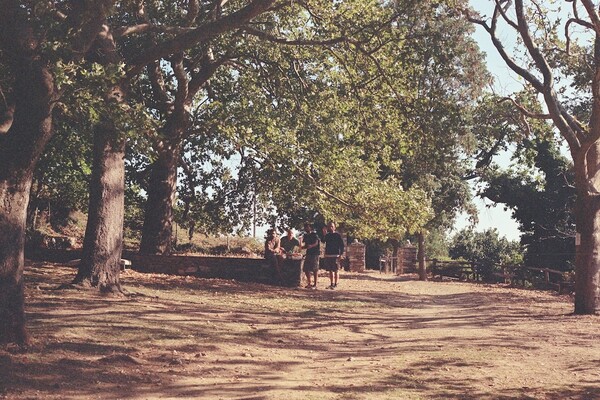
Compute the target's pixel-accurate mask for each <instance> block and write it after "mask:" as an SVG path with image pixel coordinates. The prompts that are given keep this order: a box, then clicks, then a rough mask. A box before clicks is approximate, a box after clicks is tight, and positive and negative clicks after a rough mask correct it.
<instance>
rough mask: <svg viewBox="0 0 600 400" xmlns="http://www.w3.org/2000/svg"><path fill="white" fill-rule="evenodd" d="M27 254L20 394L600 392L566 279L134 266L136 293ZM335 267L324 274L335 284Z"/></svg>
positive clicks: (595, 363) (2, 380) (9, 357)
mask: <svg viewBox="0 0 600 400" xmlns="http://www.w3.org/2000/svg"><path fill="white" fill-rule="evenodd" d="M74 273H75V271H74V270H73V269H70V268H67V267H64V266H61V265H57V264H49V263H29V264H27V267H26V273H25V274H26V279H27V292H26V298H27V314H28V326H29V329H30V333H31V334H32V336H33V338H34V344H33V346H32V348H30V349H29V351H27V352H19V351H17V350H15V349H10V348H9V349H5V350H0V372H1V373H0V398H7V399H181V398H188V399H192V398H197V399H255V400H259V399H261V400H262V399H285V400H295V399H298V400H299V399H303V400H306V399H365V400H366V399H586V400H587V399H600V344H599V336H600V329H599V327H600V317H596V316H573V315H571V312H572V304H571V299H570V298H569V297H567V296H557V295H556V294H554V293H551V292H539V291H529V290H521V289H514V288H505V287H501V286H489V285H478V284H471V283H460V282H443V283H441V282H418V281H415V280H413V279H412V278H413V277H411V276H401V277H398V276H393V275H384V274H380V273H379V272H378V271H374V272H367V273H362V274H358V273H342V274H341V281H340V285H339V287H338V289H336V290H334V291H331V290H325V289H320V290H317V291H311V290H306V289H289V288H279V287H274V286H267V285H258V284H249V283H239V282H232V281H226V280H217V279H197V278H191V277H187V278H185V277H174V276H165V275H148V274H140V273H137V272H134V271H125V272H124V273H123V275H122V279H123V283H124V287H125V288H126V290H127V291H128V296H127V297H124V298H107V297H103V296H101V295H100V294H98V293H96V292H87V291H81V290H73V289H70V290H56V288H57V287H58V286H59V285H60V284H61V283H67V282H69V281H70V279H71V278H72V277H73V275H74ZM326 281H327V279H326V278H325V277H324V276H322V277H320V282H319V284H320V286H321V287H322V288H324V287H325V286H326V283H327V282H326Z"/></svg>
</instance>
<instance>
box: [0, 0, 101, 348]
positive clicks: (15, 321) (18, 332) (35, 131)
mask: <svg viewBox="0 0 600 400" xmlns="http://www.w3.org/2000/svg"><path fill="white" fill-rule="evenodd" d="M112 3H113V2H112V1H96V2H82V3H72V2H62V1H59V2H54V3H44V4H37V2H33V3H29V2H21V1H14V0H6V1H1V2H0V8H1V9H2V12H1V13H0V54H1V55H2V67H3V69H4V72H6V75H4V77H3V80H4V81H7V82H3V83H4V84H7V86H6V87H5V88H3V93H6V95H5V98H6V109H2V110H1V111H2V112H1V113H2V115H7V116H8V118H6V119H5V120H3V121H2V122H3V123H2V129H3V132H5V133H4V134H2V135H0V249H2V250H1V251H0V342H4V343H6V342H16V343H25V342H27V341H28V337H27V332H26V329H25V317H24V315H25V313H24V296H23V248H24V239H25V226H26V215H27V206H28V202H29V192H30V188H31V183H32V177H33V170H34V168H35V165H36V163H37V161H38V160H39V157H40V156H41V154H42V152H43V150H44V148H45V146H46V144H47V142H48V140H49V139H50V137H51V136H52V134H53V130H52V111H53V109H54V107H55V105H56V99H57V98H58V96H59V94H60V87H59V85H58V81H57V75H56V73H57V72H59V73H60V69H61V63H63V64H64V63H69V62H77V61H80V60H81V56H82V54H84V53H85V52H86V51H87V49H88V48H89V47H90V46H91V44H92V42H93V40H94V39H95V37H96V35H97V34H98V32H99V31H100V30H101V23H102V21H103V19H104V18H105V16H106V15H107V14H108V13H109V9H110V7H111V6H112Z"/></svg>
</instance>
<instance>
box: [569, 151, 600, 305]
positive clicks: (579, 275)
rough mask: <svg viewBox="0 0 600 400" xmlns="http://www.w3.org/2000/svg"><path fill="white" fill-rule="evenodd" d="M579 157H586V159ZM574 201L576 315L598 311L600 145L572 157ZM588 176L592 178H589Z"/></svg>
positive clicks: (599, 273)
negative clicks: (583, 160) (573, 164)
mask: <svg viewBox="0 0 600 400" xmlns="http://www.w3.org/2000/svg"><path fill="white" fill-rule="evenodd" d="M579 157H585V162H582V160H581V159H580V158H579ZM574 159H575V177H576V186H577V201H576V203H575V217H576V224H577V235H578V237H577V238H576V245H577V246H576V252H575V314H598V313H600V193H599V192H600V190H599V189H600V174H598V173H597V171H598V169H599V167H600V145H598V144H596V145H594V146H592V148H591V149H589V151H588V152H579V153H577V154H576V155H575V156H574ZM590 177H591V178H590Z"/></svg>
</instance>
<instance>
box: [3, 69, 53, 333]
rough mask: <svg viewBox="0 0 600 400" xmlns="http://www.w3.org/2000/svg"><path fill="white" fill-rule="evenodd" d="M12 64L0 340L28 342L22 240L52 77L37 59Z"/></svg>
mask: <svg viewBox="0 0 600 400" xmlns="http://www.w3.org/2000/svg"><path fill="white" fill-rule="evenodd" d="M21 61H22V62H20V63H19V64H18V65H16V66H15V68H14V69H15V91H14V93H15V114H14V120H13V121H12V125H11V127H10V129H9V130H8V132H7V133H6V134H3V135H0V343H18V344H26V342H27V340H28V336H27V331H26V329H25V309H24V292H23V290H24V285H23V267H24V244H25V227H26V223H27V205H28V203H29V191H30V189H31V181H32V176H33V169H34V168H35V165H36V163H37V161H38V159H39V157H40V155H41V153H42V150H43V148H44V147H45V145H46V144H47V142H48V140H49V139H50V137H51V135H52V128H51V126H52V116H51V113H52V107H53V104H54V102H53V99H54V96H55V90H54V84H53V78H52V75H51V74H50V72H49V71H48V69H47V68H46V67H45V66H44V65H42V64H41V63H40V62H39V61H38V60H32V59H26V60H21Z"/></svg>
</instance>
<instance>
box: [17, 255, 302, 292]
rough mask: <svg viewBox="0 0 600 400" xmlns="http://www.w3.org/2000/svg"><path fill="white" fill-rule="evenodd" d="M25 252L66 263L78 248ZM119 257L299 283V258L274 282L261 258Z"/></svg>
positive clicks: (180, 271)
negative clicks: (280, 278) (281, 277)
mask: <svg viewBox="0 0 600 400" xmlns="http://www.w3.org/2000/svg"><path fill="white" fill-rule="evenodd" d="M26 256H27V258H29V259H31V260H37V261H50V262H55V263H63V264H66V263H67V262H69V261H71V260H74V259H78V258H81V251H80V250H55V249H35V250H31V249H30V250H29V251H27V253H26ZM123 258H125V259H127V260H130V261H131V266H130V267H129V268H131V269H133V270H135V271H139V272H146V273H158V274H170V275H192V276H197V277H200V278H221V279H235V280H238V281H245V282H259V283H270V284H280V285H282V286H288V287H296V286H299V285H300V279H301V271H302V266H301V264H302V261H301V260H284V262H283V266H282V275H283V282H278V281H277V279H276V273H275V271H274V270H272V269H271V268H270V267H269V265H268V263H267V262H266V260H265V259H262V258H243V257H206V256H155V255H140V254H137V253H135V252H129V251H125V252H123Z"/></svg>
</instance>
